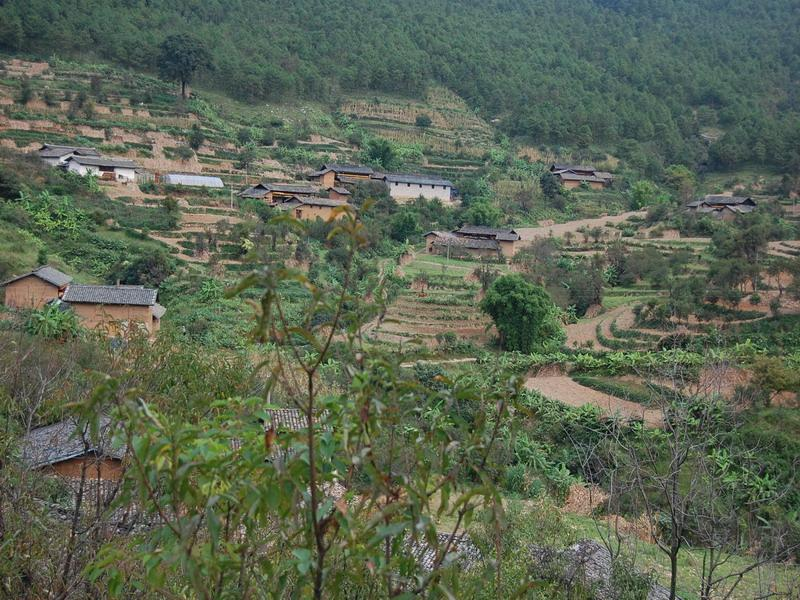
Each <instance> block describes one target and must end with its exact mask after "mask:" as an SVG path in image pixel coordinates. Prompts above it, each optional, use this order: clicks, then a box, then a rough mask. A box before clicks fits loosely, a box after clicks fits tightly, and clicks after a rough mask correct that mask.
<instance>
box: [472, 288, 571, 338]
mask: <svg viewBox="0 0 800 600" xmlns="http://www.w3.org/2000/svg"><path fill="white" fill-rule="evenodd" d="M481 310H483V311H484V312H485V313H486V314H488V315H489V316H490V317H492V319H493V320H494V324H495V327H497V331H498V332H499V334H500V345H501V346H502V347H503V349H505V350H516V351H519V352H532V351H533V350H534V349H536V348H537V347H541V346H542V344H544V343H546V342H548V341H552V340H558V341H560V340H562V339H563V335H564V332H563V329H562V328H561V325H560V323H559V320H558V312H559V311H558V308H557V307H556V305H555V304H553V301H552V300H551V298H550V295H549V294H548V293H547V291H546V290H545V289H544V288H543V287H541V286H538V285H534V284H532V283H529V282H528V281H526V280H525V279H524V278H523V277H522V276H521V275H503V276H502V277H498V278H497V279H495V280H494V282H493V283H492V285H491V286H489V289H488V290H487V291H486V296H485V297H484V298H483V300H482V301H481Z"/></svg>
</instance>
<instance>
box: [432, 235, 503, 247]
mask: <svg viewBox="0 0 800 600" xmlns="http://www.w3.org/2000/svg"><path fill="white" fill-rule="evenodd" d="M433 245H434V246H453V247H458V248H467V249H469V250H499V249H500V244H498V243H497V240H487V239H481V238H470V237H462V236H458V235H453V236H446V237H438V238H436V239H435V240H433Z"/></svg>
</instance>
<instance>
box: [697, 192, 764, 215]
mask: <svg viewBox="0 0 800 600" xmlns="http://www.w3.org/2000/svg"><path fill="white" fill-rule="evenodd" d="M755 209H756V201H755V200H753V199H752V198H751V197H749V196H726V195H714V194H710V195H708V196H704V197H703V198H700V199H699V200H695V201H693V202H689V203H688V204H687V205H686V210H687V211H688V212H689V213H694V214H698V215H709V216H711V217H714V218H716V219H720V220H721V221H733V220H734V219H735V218H736V217H738V216H739V215H745V214H748V213H751V212H753V211H754V210H755Z"/></svg>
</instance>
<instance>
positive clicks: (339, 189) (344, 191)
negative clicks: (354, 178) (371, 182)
mask: <svg viewBox="0 0 800 600" xmlns="http://www.w3.org/2000/svg"><path fill="white" fill-rule="evenodd" d="M328 191H329V192H330V191H334V192H336V193H337V194H341V195H342V196H349V195H350V190H348V189H347V188H343V187H330V188H328Z"/></svg>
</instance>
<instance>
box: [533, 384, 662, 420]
mask: <svg viewBox="0 0 800 600" xmlns="http://www.w3.org/2000/svg"><path fill="white" fill-rule="evenodd" d="M525 387H526V388H528V389H529V390H535V391H537V392H539V393H540V394H542V395H543V396H545V397H547V398H550V399H552V400H558V401H559V402H563V403H564V404H567V405H568V406H574V407H580V406H584V405H586V404H592V405H594V406H597V407H598V408H599V409H600V410H601V411H603V413H604V414H606V415H609V416H611V415H615V414H616V415H620V416H622V417H624V418H627V419H637V420H638V419H641V420H643V421H644V422H645V423H646V424H647V425H648V426H649V427H658V426H660V425H661V411H658V410H652V409H647V408H645V407H644V406H642V405H641V404H637V403H636V402H630V401H628V400H622V399H621V398H617V397H616V396H611V395H609V394H604V393H602V392H598V391H597V390H593V389H591V388H588V387H585V386H583V385H581V384H579V383H577V382H575V381H573V380H572V379H570V378H569V377H566V376H554V377H531V378H529V379H528V380H527V381H526V382H525Z"/></svg>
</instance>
